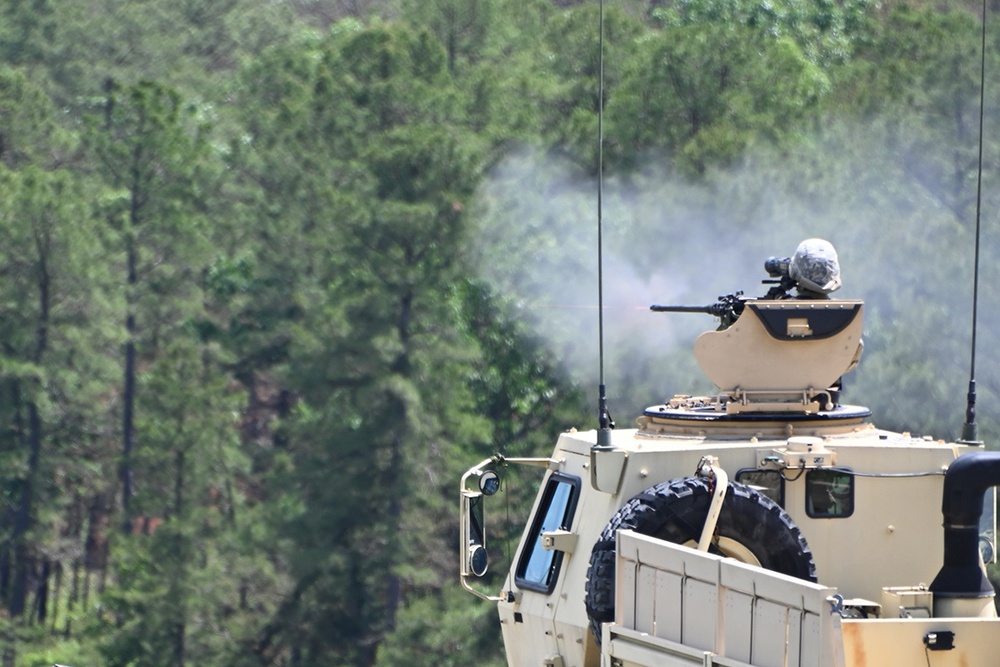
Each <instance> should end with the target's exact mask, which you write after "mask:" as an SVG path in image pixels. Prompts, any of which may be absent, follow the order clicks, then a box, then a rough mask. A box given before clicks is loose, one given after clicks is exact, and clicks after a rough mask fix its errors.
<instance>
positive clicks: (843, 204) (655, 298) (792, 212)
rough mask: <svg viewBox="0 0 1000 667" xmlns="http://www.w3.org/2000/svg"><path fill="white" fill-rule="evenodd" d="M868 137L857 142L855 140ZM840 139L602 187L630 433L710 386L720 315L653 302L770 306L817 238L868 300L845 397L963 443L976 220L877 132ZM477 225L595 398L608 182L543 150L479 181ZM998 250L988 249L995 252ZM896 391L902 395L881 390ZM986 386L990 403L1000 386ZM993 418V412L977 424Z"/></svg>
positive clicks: (522, 301) (523, 311) (607, 270)
mask: <svg viewBox="0 0 1000 667" xmlns="http://www.w3.org/2000/svg"><path fill="white" fill-rule="evenodd" d="M865 132H868V133H869V134H867V135H865V134H864V133H865ZM873 133H874V134H873ZM859 134H861V135H862V136H861V140H860V141H857V142H850V143H845V142H843V141H841V139H842V137H843V136H858V135H859ZM827 136H828V137H829V139H828V140H826V141H824V140H822V139H817V140H814V141H812V142H809V143H803V145H802V147H801V148H799V149H797V150H796V151H793V152H792V153H787V152H786V153H784V154H780V155H779V154H776V153H770V152H764V153H761V154H759V155H755V156H753V157H751V158H748V159H747V160H746V161H745V163H744V164H742V165H740V166H739V167H737V168H733V169H729V170H726V171H721V172H718V173H713V174H710V175H709V177H708V178H707V179H706V180H705V181H704V182H702V183H699V184H698V185H692V184H691V183H690V182H688V181H686V180H685V179H683V178H679V177H676V176H670V175H668V172H667V170H665V169H661V168H657V167H650V168H649V169H647V170H646V171H644V172H643V173H640V174H638V175H632V176H630V177H629V178H628V180H624V179H622V178H615V177H611V178H607V179H606V180H605V183H604V185H603V201H604V207H603V225H602V228H603V238H602V240H603V249H604V253H603V283H604V284H603V294H604V305H605V310H604V343H605V372H606V384H607V386H608V395H609V401H610V403H611V407H612V410H613V411H614V414H615V417H616V418H617V419H618V421H619V423H621V424H623V425H627V423H628V422H630V421H631V418H632V416H634V414H636V413H638V412H639V411H641V410H642V408H644V407H646V406H648V405H652V404H655V403H659V402H662V401H663V400H664V399H665V398H667V397H668V396H670V395H672V394H673V393H692V392H711V391H713V390H714V389H713V388H712V387H711V385H710V384H709V383H708V382H707V380H705V379H704V378H702V377H701V374H700V372H699V371H698V370H697V367H696V365H695V364H694V362H693V360H692V359H691V358H690V354H689V351H690V346H691V343H692V342H693V340H694V338H695V336H696V335H697V334H698V333H699V332H700V331H704V330H707V329H712V328H714V327H715V325H716V321H715V320H714V319H713V318H712V317H711V316H709V315H703V314H658V313H650V312H649V311H648V307H649V306H650V305H651V304H654V303H657V304H685V305H709V304H711V303H714V302H715V300H716V299H717V298H718V297H719V296H721V295H724V294H728V293H732V292H736V291H739V290H742V291H744V292H745V293H746V294H748V295H751V296H757V295H761V294H763V293H764V292H765V291H766V289H767V286H764V285H761V280H762V279H764V278H766V277H767V276H766V274H765V272H764V269H763V263H764V260H765V259H767V258H768V257H769V256H781V257H787V256H789V255H791V254H792V253H793V252H794V250H795V247H796V245H797V244H798V243H799V242H800V241H801V240H803V239H805V238H810V237H818V238H825V239H827V240H829V241H830V242H831V243H833V245H834V246H835V247H836V248H837V251H838V254H839V257H840V262H841V268H842V275H843V280H844V287H843V289H842V290H841V291H840V292H838V293H837V294H835V295H834V296H835V297H844V298H862V299H865V301H866V330H865V336H866V353H865V358H864V359H863V360H862V364H861V367H860V370H859V371H857V372H856V373H855V374H852V375H849V376H848V377H847V378H846V379H847V387H848V393H847V395H846V396H845V398H846V399H847V401H848V402H853V403H865V404H867V405H869V406H870V407H872V408H873V410H876V415H878V414H879V410H882V411H884V412H886V413H887V415H888V417H887V418H888V419H889V420H890V422H891V423H890V424H888V425H889V426H893V427H904V426H905V427H907V428H912V429H913V430H915V431H923V430H924V429H925V428H929V427H940V425H941V423H952V422H953V423H955V426H954V428H953V429H951V430H952V431H954V433H942V434H941V435H942V436H943V437H955V436H957V431H958V429H959V426H960V424H961V421H962V417H963V414H962V409H963V406H964V402H965V388H966V383H967V379H968V355H969V332H970V322H971V319H970V318H971V292H972V271H971V268H972V267H971V265H972V256H973V250H974V235H973V226H972V224H971V222H970V221H969V220H961V221H960V220H959V214H957V213H956V211H954V210H948V207H946V206H944V205H943V204H942V200H943V199H942V197H941V196H940V195H939V194H938V193H934V192H931V191H929V190H927V189H926V188H922V187H916V186H915V185H914V183H912V182H911V180H910V177H909V176H908V174H907V173H906V172H907V170H908V169H910V168H909V167H906V166H905V165H904V166H901V165H900V163H899V160H898V158H897V157H896V156H895V155H894V154H893V152H892V151H891V150H890V149H889V148H887V147H886V142H884V141H881V138H880V137H879V136H877V133H876V132H875V131H874V130H860V129H858V128H840V129H839V130H836V129H835V130H834V131H832V132H831V133H829V134H828V135H827ZM663 163H666V160H665V159H664V161H663ZM959 213H960V214H961V215H963V216H966V214H967V213H968V211H962V212H959ZM474 217H476V219H477V220H479V221H480V223H481V226H480V228H479V230H478V234H477V238H478V240H479V243H480V248H481V253H480V256H481V258H482V260H481V262H480V265H481V270H482V272H483V276H484V277H486V278H487V279H489V280H490V281H491V282H492V283H493V284H494V286H495V287H496V288H497V289H498V290H499V291H500V292H501V293H503V294H505V295H507V296H508V297H510V298H511V299H512V301H513V303H515V304H516V307H517V310H518V312H519V314H520V315H521V316H522V317H524V318H525V319H526V320H527V321H529V322H531V323H532V325H533V327H534V328H535V330H536V331H537V332H538V334H539V335H541V336H542V337H544V338H545V340H547V341H548V344H549V346H550V349H551V350H552V351H553V354H554V355H557V356H558V358H559V359H560V360H561V361H562V362H563V364H564V366H565V368H566V370H567V372H568V373H569V374H570V376H571V377H572V378H573V379H574V381H576V382H578V383H580V385H581V386H583V387H584V388H587V389H589V388H591V387H594V388H596V386H597V384H598V347H597V343H598V315H597V303H598V282H597V267H598V254H597V228H598V222H597V185H596V182H595V181H594V179H593V178H592V177H590V176H588V175H587V174H585V173H583V172H581V171H580V170H579V169H578V168H577V167H575V166H574V165H572V164H570V163H569V162H567V161H562V160H558V159H552V158H551V157H549V156H547V155H545V154H543V153H540V152H534V151H530V150H528V151H524V152H522V153H519V154H515V155H511V156H510V157H509V158H508V159H506V160H505V161H503V162H502V163H501V164H500V165H498V167H497V168H496V170H495V171H494V173H493V174H492V178H490V179H488V180H487V181H486V182H485V183H484V184H483V186H482V187H481V189H480V191H479V193H478V197H477V201H476V215H475V216H474ZM995 218H996V216H995V215H993V216H992V218H991V219H995ZM995 227H996V225H995V224H993V225H991V226H990V227H989V228H994V229H995ZM995 246H996V243H995V242H993V241H992V240H991V241H990V242H989V244H988V246H987V245H984V251H983V254H984V255H987V253H989V254H991V255H992V250H989V251H987V250H985V248H986V247H989V248H990V249H992V248H993V247H995ZM987 256H989V255H987ZM993 256H995V255H993ZM985 264H986V263H984V265H985ZM985 310H986V309H985V308H984V306H982V305H981V311H980V312H981V315H980V317H981V318H982V317H984V316H983V314H982V313H983V312H984V311H985ZM993 310H995V306H994V307H993V308H990V309H989V310H988V311H986V312H988V317H989V319H990V320H993V319H995V318H994V317H993V315H992V311H993ZM980 330H981V334H980V335H981V336H983V331H987V332H988V333H987V335H988V338H989V340H988V341H980V343H979V347H980V349H981V350H983V349H990V350H992V349H995V348H996V347H997V346H996V345H994V344H993V342H994V341H993V338H994V336H993V334H992V331H993V330H994V327H993V326H991V325H988V324H985V323H984V322H983V321H981V323H980ZM991 356H992V354H991ZM872 357H876V358H875V359H874V360H873V359H872ZM889 380H891V381H893V382H895V383H896V384H895V385H894V386H892V387H890V388H887V387H885V386H882V385H881V384H880V383H882V382H883V381H889ZM984 384H988V383H983V382H981V383H980V391H981V392H982V391H984ZM985 391H986V394H987V395H992V391H993V389H992V386H988V387H985ZM980 400H981V401H982V400H983V398H982V397H981V398H980ZM951 415H954V416H953V417H952V416H951ZM985 415H986V412H985V410H984V409H983V408H982V407H981V408H980V417H981V419H980V422H982V421H983V419H982V417H984V416H985ZM988 418H989V420H990V421H991V423H993V422H994V421H995V420H996V415H988ZM585 421H586V423H587V424H590V422H591V421H592V417H591V416H582V417H581V425H582V424H583V422H585ZM877 423H880V424H883V423H884V422H883V421H878V422H877ZM949 428H950V427H949Z"/></svg>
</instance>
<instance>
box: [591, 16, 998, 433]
mask: <svg viewBox="0 0 1000 667" xmlns="http://www.w3.org/2000/svg"><path fill="white" fill-rule="evenodd" d="M983 1H984V2H985V1H986V0H983ZM597 23H598V37H597V50H598V59H597V62H598V64H597V70H598V74H597V349H598V354H597V356H598V367H599V376H600V382H599V384H598V388H597V391H598V399H597V401H598V406H597V410H598V413H597V421H598V429H597V446H598V447H610V446H611V429H613V428H614V427H615V425H614V422H613V421H611V413H610V412H609V411H608V396H607V391H606V389H605V385H604V0H600V3H599V8H598V21H597Z"/></svg>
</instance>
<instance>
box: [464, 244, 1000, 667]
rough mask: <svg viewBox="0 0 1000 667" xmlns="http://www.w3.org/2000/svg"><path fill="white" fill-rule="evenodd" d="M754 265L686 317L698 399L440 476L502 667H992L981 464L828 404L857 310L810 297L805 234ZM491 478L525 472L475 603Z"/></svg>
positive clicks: (812, 262)
mask: <svg viewBox="0 0 1000 667" xmlns="http://www.w3.org/2000/svg"><path fill="white" fill-rule="evenodd" d="M765 266H766V268H767V269H768V271H769V272H770V273H771V274H772V275H773V276H776V277H778V280H777V281H775V282H777V283H778V284H777V285H776V286H775V287H774V288H772V289H771V291H770V292H769V293H768V295H767V297H765V298H759V299H745V298H743V297H742V296H741V295H733V296H730V297H725V298H723V299H720V301H719V303H717V304H714V305H713V306H710V307H708V308H698V309H695V310H703V311H706V312H711V313H713V314H715V315H717V316H718V317H719V319H720V320H721V326H720V327H719V329H718V330H714V331H708V332H705V333H703V334H702V335H701V336H700V337H699V338H698V339H697V340H696V342H695V344H694V354H695V356H696V358H697V360H698V362H699V364H700V366H701V368H702V369H703V370H704V372H705V373H706V375H707V376H708V377H709V378H710V379H711V380H712V381H713V382H714V383H715V384H716V385H717V386H718V387H719V390H720V392H719V394H718V395H715V396H707V397H694V396H676V397H674V398H673V399H672V400H670V401H669V402H667V403H665V404H663V405H656V406H653V407H650V408H648V409H646V410H645V412H644V414H643V415H642V416H640V417H639V418H638V420H637V428H635V429H631V430H614V431H611V430H607V429H599V430H597V431H588V432H576V431H571V432H568V433H564V434H563V435H562V436H561V437H560V438H559V440H558V442H557V443H556V446H555V450H554V451H553V452H552V455H551V457H550V458H547V459H502V458H501V457H494V458H492V459H488V460H486V461H483V462H482V463H480V464H479V465H477V466H475V467H473V468H471V469H470V470H469V471H468V472H467V473H466V474H465V476H464V477H463V478H462V484H461V496H462V500H461V517H462V528H461V530H462V533H461V544H462V547H461V554H460V556H461V579H462V583H463V586H465V587H466V588H467V589H468V590H469V591H470V592H472V593H474V594H476V595H478V596H480V597H482V598H484V599H487V600H491V601H493V602H495V603H496V604H497V607H498V610H499V615H500V624H501V628H502V632H503V638H504V644H505V647H506V653H507V659H508V662H509V664H510V665H511V666H512V667H543V666H546V667H548V666H550V667H597V666H598V665H602V666H603V667H629V666H632V665H636V666H639V665H642V666H649V667H653V666H654V665H655V666H671V665H703V666H709V665H718V666H720V667H722V666H725V667H746V666H748V665H754V666H758V667H779V666H781V667H784V666H798V665H802V666H806V665H811V666H817V667H862V666H868V667H891V666H895V665H899V666H906V667H919V666H922V665H927V666H929V667H945V666H952V665H953V666H955V667H958V666H962V667H977V666H978V667H989V666H995V665H1000V619H998V618H997V614H996V611H995V606H994V592H993V588H992V586H991V585H990V583H989V581H988V580H987V578H986V573H985V569H984V564H983V563H984V558H985V559H986V560H987V561H989V560H991V559H992V558H993V545H992V543H991V541H990V540H992V536H993V531H992V530H989V528H990V526H989V524H990V522H991V521H992V517H993V511H992V509H993V507H994V492H993V486H994V485H995V484H997V483H998V482H1000V453H993V452H986V451H984V450H983V448H982V447H981V446H977V444H976V443H955V442H944V441H940V440H937V441H935V440H931V439H928V438H916V437H911V436H910V435H909V434H907V433H893V432H889V431H884V430H882V429H880V428H878V427H877V426H875V425H874V424H873V423H872V422H871V413H870V411H869V410H868V409H866V408H863V407H858V406H851V405H843V404H841V403H840V377H841V375H842V374H844V373H846V372H848V371H850V370H851V369H852V368H854V366H855V365H856V364H857V363H858V360H859V358H860V356H861V350H862V340H861V337H862V315H863V304H862V302H861V301H856V300H836V299H831V298H829V296H828V293H829V292H830V291H832V290H834V289H836V287H838V286H839V268H837V267H836V254H835V253H833V251H832V248H830V247H829V244H825V242H822V241H816V240H810V241H809V242H805V243H804V244H803V245H802V246H800V248H799V250H798V251H797V252H796V256H795V257H793V258H790V259H789V260H779V261H775V262H773V263H772V261H771V260H769V262H768V264H766V265H765ZM824 271H825V272H826V273H825V274H824ZM793 290H795V291H794V292H793ZM654 310H686V308H673V307H665V308H660V307H654ZM506 465H532V466H537V467H539V468H541V469H542V472H543V474H544V477H543V478H542V481H541V486H540V488H539V491H538V495H537V498H536V500H535V503H534V507H533V509H532V512H531V515H530V519H529V521H528V524H527V525H526V526H525V529H524V532H523V536H522V538H521V541H520V545H519V546H518V548H517V550H516V552H515V553H514V554H513V562H512V564H511V568H510V571H509V573H508V574H507V577H506V581H505V583H504V586H503V589H502V590H501V591H499V592H496V593H490V594H486V593H484V592H482V591H481V590H479V589H478V588H476V587H475V585H474V579H473V578H474V577H476V576H481V575H482V574H484V573H485V571H486V567H487V564H486V549H485V544H486V532H485V527H484V519H483V516H484V514H483V504H484V501H485V499H486V497H487V496H489V495H492V494H493V493H495V492H496V491H497V490H498V488H499V486H500V483H499V482H500V480H499V474H501V473H502V468H503V466H506ZM984 498H986V499H987V500H988V502H987V503H986V507H987V512H986V513H985V516H986V519H985V520H984V518H983V516H984V512H983V508H984ZM981 524H986V528H987V530H985V531H983V529H982V526H981Z"/></svg>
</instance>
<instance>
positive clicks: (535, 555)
mask: <svg viewBox="0 0 1000 667" xmlns="http://www.w3.org/2000/svg"><path fill="white" fill-rule="evenodd" d="M579 489H580V480H579V478H576V477H570V476H568V475H562V474H559V473H555V474H553V475H552V476H551V477H549V481H548V484H547V485H546V487H545V495H544V496H543V497H542V502H541V503H540V504H539V506H538V512H537V513H536V514H535V518H534V520H533V521H532V524H531V535H532V541H531V545H530V547H528V548H526V549H525V550H524V552H523V553H522V554H521V560H520V562H518V565H517V571H516V576H515V578H514V581H515V583H516V584H517V585H518V586H519V587H521V588H525V589H528V590H533V591H540V592H542V593H546V594H548V593H551V592H552V589H553V587H554V586H555V582H556V576H557V575H558V574H559V567H560V565H562V557H563V552H561V551H546V550H545V549H543V548H542V534H543V533H546V532H549V531H553V530H569V528H570V525H571V524H572V523H573V512H574V511H575V510H576V501H577V497H578V496H579Z"/></svg>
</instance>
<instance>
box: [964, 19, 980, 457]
mask: <svg viewBox="0 0 1000 667" xmlns="http://www.w3.org/2000/svg"><path fill="white" fill-rule="evenodd" d="M982 37H983V40H982V45H981V49H980V62H979V171H978V174H977V176H976V257H975V261H974V262H973V269H972V275H973V278H972V353H971V360H970V363H969V393H968V396H967V402H966V406H965V424H964V425H963V426H962V439H961V441H960V442H963V443H968V444H977V445H981V444H983V443H982V442H981V441H980V440H979V430H978V428H977V426H976V324H977V317H978V311H979V230H980V213H981V211H982V200H983V115H984V112H983V107H984V106H985V102H984V101H983V100H984V96H985V91H986V0H983V35H982Z"/></svg>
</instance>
